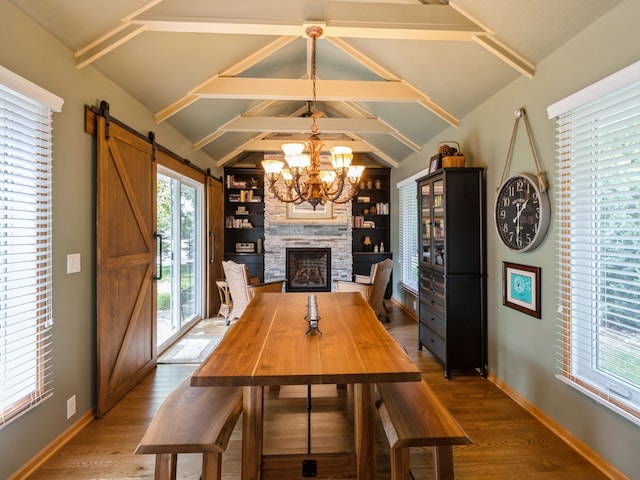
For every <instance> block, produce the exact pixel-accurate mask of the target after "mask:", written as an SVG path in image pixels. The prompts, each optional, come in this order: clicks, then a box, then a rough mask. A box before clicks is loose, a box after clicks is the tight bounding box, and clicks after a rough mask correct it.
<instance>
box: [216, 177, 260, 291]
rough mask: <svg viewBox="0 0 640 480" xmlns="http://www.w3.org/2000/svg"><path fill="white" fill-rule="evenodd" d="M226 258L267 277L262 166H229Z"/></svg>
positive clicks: (226, 179) (225, 198) (226, 185)
mask: <svg viewBox="0 0 640 480" xmlns="http://www.w3.org/2000/svg"><path fill="white" fill-rule="evenodd" d="M224 175H225V185H224V216H225V217H224V218H225V222H224V224H225V229H224V259H225V260H232V261H234V262H236V263H244V264H245V265H247V269H248V271H249V276H251V277H258V278H259V279H260V282H263V281H264V254H263V244H264V181H263V179H264V173H263V171H262V170H261V169H258V168H225V169H224Z"/></svg>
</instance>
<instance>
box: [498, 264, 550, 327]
mask: <svg viewBox="0 0 640 480" xmlns="http://www.w3.org/2000/svg"><path fill="white" fill-rule="evenodd" d="M502 304H503V305H506V306H507V307H511V308H513V309H515V310H518V311H520V312H523V313H526V314H527V315H531V316H532V317H536V318H541V309H540V267H531V266H528V265H520V264H517V263H511V262H502Z"/></svg>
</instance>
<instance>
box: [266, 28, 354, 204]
mask: <svg viewBox="0 0 640 480" xmlns="http://www.w3.org/2000/svg"><path fill="white" fill-rule="evenodd" d="M306 33H307V36H308V37H309V38H311V81H312V85H313V100H312V102H311V105H310V109H309V110H310V112H311V115H310V117H311V121H312V123H311V135H310V136H309V137H308V138H307V141H306V143H285V144H283V145H282V146H281V148H282V151H283V152H284V158H285V161H286V167H285V162H284V161H282V160H263V161H262V168H264V171H265V174H266V176H267V179H268V180H269V190H270V191H271V192H273V194H274V195H275V197H276V198H277V199H278V200H280V201H281V202H287V203H297V204H300V203H304V202H309V203H310V204H311V206H312V207H313V209H314V210H315V209H316V206H317V205H318V204H320V205H324V204H326V203H327V202H333V203H347V202H349V201H350V200H351V199H352V198H353V197H354V195H356V193H358V190H357V185H358V181H359V180H360V176H361V175H362V172H363V171H364V166H360V165H351V160H352V159H353V153H352V150H351V148H350V147H346V146H335V147H333V148H332V149H331V150H330V152H331V165H332V167H333V170H321V169H320V153H321V151H322V146H323V143H322V140H321V139H320V136H319V134H318V126H317V125H316V118H318V117H321V116H322V115H323V114H322V112H319V111H317V109H316V40H317V39H318V38H319V37H320V36H322V33H323V32H322V28H320V27H318V26H312V27H309V28H307V30H306ZM305 150H306V151H308V153H303V152H304V151H305ZM281 176H282V179H283V180H284V183H285V186H286V187H287V190H286V192H285V193H284V194H283V193H281V192H280V191H279V190H278V187H277V186H276V183H277V182H278V180H279V179H280V177H281ZM345 187H348V188H347V189H345Z"/></svg>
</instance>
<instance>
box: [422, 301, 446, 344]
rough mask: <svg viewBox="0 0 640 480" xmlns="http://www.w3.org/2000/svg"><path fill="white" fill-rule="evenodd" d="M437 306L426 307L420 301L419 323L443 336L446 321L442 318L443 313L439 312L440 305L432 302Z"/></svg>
mask: <svg viewBox="0 0 640 480" xmlns="http://www.w3.org/2000/svg"><path fill="white" fill-rule="evenodd" d="M434 305H435V306H437V307H438V308H436V309H434V308H428V307H426V306H425V305H424V303H422V302H421V304H420V323H422V325H424V326H425V327H426V328H428V329H429V330H433V331H434V332H435V333H437V334H438V335H439V336H440V337H442V338H444V337H445V332H446V322H445V320H444V314H443V313H441V312H439V308H440V306H439V305H438V304H437V303H434Z"/></svg>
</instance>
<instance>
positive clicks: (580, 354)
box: [547, 62, 640, 425]
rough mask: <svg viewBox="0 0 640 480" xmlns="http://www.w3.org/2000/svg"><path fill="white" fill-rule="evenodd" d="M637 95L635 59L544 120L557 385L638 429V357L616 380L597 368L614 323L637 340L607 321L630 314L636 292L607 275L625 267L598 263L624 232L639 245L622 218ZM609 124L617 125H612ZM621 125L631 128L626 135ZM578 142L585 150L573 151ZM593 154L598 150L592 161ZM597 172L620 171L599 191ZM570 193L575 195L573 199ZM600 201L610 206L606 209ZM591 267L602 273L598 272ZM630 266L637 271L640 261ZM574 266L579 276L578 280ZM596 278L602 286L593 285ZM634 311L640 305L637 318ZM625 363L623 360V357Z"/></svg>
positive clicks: (636, 131)
mask: <svg viewBox="0 0 640 480" xmlns="http://www.w3.org/2000/svg"><path fill="white" fill-rule="evenodd" d="M630 87H632V88H630ZM639 88H640V62H636V63H634V64H632V65H630V66H628V67H626V68H624V69H622V70H620V71H619V72H616V73H614V74H612V75H610V76H608V77H606V78H604V79H603V80H601V81H599V82H596V83H594V84H593V85H591V86H589V87H587V88H585V89H582V90H580V91H579V92H576V93H575V94H573V95H571V96H569V97H567V98H565V99H562V100H560V101H558V102H556V103H554V104H553V105H550V106H549V107H548V109H547V113H548V116H549V118H555V119H557V122H558V144H559V148H558V178H557V185H558V201H557V215H556V223H557V228H558V265H557V268H558V279H559V285H558V292H559V293H558V303H559V308H558V312H559V327H560V328H559V336H560V338H559V340H560V344H561V351H560V359H559V363H560V365H559V367H560V373H559V374H558V375H557V378H559V379H560V380H562V381H563V382H565V383H567V384H568V385H570V386H571V387H573V388H575V389H577V390H578V391H580V392H582V393H584V394H585V395H587V396H589V397H591V398H593V399H594V400H596V401H597V402H598V403H600V404H602V405H603V406H605V407H607V408H609V409H611V410H612V411H614V412H616V413H618V414H619V415H621V416H623V417H624V418H626V419H628V420H630V421H631V422H632V423H635V424H637V425H640V381H637V382H635V381H634V380H635V378H636V377H637V376H638V374H637V373H634V370H633V368H634V366H635V365H636V362H638V360H639V359H640V354H633V352H634V350H636V349H635V348H634V347H632V348H631V352H632V354H631V355H630V356H629V357H628V358H629V359H631V360H632V361H633V360H635V362H634V363H630V364H629V363H625V364H624V369H623V374H624V375H621V374H617V373H616V372H614V369H613V368H604V367H605V366H604V365H603V363H602V359H603V357H604V356H605V355H606V354H607V352H606V351H605V350H606V349H607V348H609V349H611V347H607V345H608V344H607V341H608V339H609V337H611V336H613V335H612V334H610V333H608V332H607V331H605V329H604V327H608V329H609V331H611V330H612V328H611V324H612V323H613V324H615V326H616V327H617V328H616V332H615V333H616V335H617V334H618V333H619V332H618V331H622V332H626V333H624V334H623V335H622V337H623V338H625V339H627V340H628V339H629V338H631V337H630V336H631V335H632V334H633V332H634V331H635V332H637V333H638V334H640V322H638V325H634V324H633V322H631V323H630V324H627V321H626V320H624V319H623V320H620V321H618V320H613V322H612V318H613V317H616V315H618V314H617V313H615V311H617V310H625V309H628V308H631V307H629V302H631V303H634V302H633V300H634V299H636V297H637V295H633V294H631V296H628V295H629V294H627V293H626V290H627V287H620V285H619V284H620V283H621V282H620V280H619V279H617V278H614V277H618V278H623V277H624V275H625V274H627V275H628V264H627V263H623V262H619V264H618V266H616V267H613V268H612V267H611V265H612V264H613V263H614V262H613V261H612V260H610V259H609V260H607V259H605V260H602V259H600V258H599V257H602V258H606V257H610V258H616V255H617V256H618V257H619V256H620V255H621V252H624V251H625V250H626V247H624V246H620V242H619V238H620V236H621V235H620V234H621V232H622V231H624V232H625V233H627V234H628V231H631V234H630V235H631V238H630V241H631V242H632V243H631V245H632V246H633V245H637V242H638V238H640V233H639V232H640V230H639V229H638V227H637V223H636V222H634V220H633V219H631V220H628V219H626V220H625V219H623V220H621V219H620V218H621V217H622V214H623V213H624V212H625V211H626V210H627V209H626V208H625V205H628V202H629V201H633V200H629V198H630V199H633V198H634V197H636V198H637V195H638V194H640V189H638V188H637V187H636V189H631V190H629V192H630V193H626V192H625V193H623V192H624V191H623V190H622V187H623V186H625V185H628V184H629V183H631V184H634V179H635V175H637V173H634V172H637V170H638V150H639V149H640V122H639V121H638V120H637V119H638V114H637V113H633V112H637V111H638V109H639V107H638V103H637V102H636V100H635V99H636V98H637V96H638V95H637V94H636V93H635V92H637V91H638V89H639ZM629 99H632V100H631V101H629ZM629 105H631V106H629ZM603 112H604V113H603ZM614 112H615V113H618V112H624V114H623V115H621V118H622V119H623V120H619V119H615V120H609V118H615V116H614ZM605 115H606V117H605ZM609 116H611V117H609ZM605 118H606V121H605ZM613 124H615V127H614V126H609V125H613ZM622 126H624V127H629V128H630V130H629V132H627V131H626V130H624V129H622ZM614 128H615V129H617V131H614V130H613V129H614ZM612 131H614V133H611V132H612ZM605 134H608V135H605ZM585 145H586V146H588V147H589V149H588V150H587V149H585V150H580V149H579V148H580V147H583V146H585ZM621 146H622V147H624V149H625V152H626V151H627V150H630V151H631V154H630V155H629V154H626V153H625V155H624V156H623V157H622V159H621V160H619V159H618V157H617V155H618V153H617V151H616V150H615V148H616V147H618V148H619V147H621ZM592 150H595V151H598V152H599V151H603V152H604V153H602V154H601V155H594V154H593V153H592ZM583 151H584V152H585V153H582V152H583ZM592 157H595V158H592ZM609 159H613V160H609ZM580 168H582V170H579V169H580ZM614 169H617V170H614ZM579 172H580V173H579ZM603 172H606V174H607V176H608V175H611V176H613V175H614V174H615V172H619V174H618V175H619V177H618V178H617V179H615V178H614V179H613V180H609V182H610V183H608V184H607V185H606V187H604V188H603V187H600V186H599V185H600V184H601V183H604V180H603V179H601V177H602V176H604V175H603ZM630 174H631V175H632V176H631V177H629V175H630ZM589 182H593V183H589ZM576 183H578V184H579V186H576V185H575V184H576ZM585 184H589V188H585V187H584V185H585ZM596 189H597V190H596ZM603 191H604V193H602V192H603ZM575 192H579V193H577V194H578V195H581V197H580V198H579V199H577V198H576V193H575ZM605 198H606V199H607V200H612V201H611V203H607V202H606V200H605ZM601 205H605V206H604V207H603V206H601ZM616 207H618V208H616ZM609 218H610V219H611V220H610V221H609V223H607V221H608V219H609ZM614 221H615V222H617V224H618V227H616V230H615V231H613V234H612V233H611V232H610V233H609V239H607V238H605V237H606V231H605V229H607V228H608V229H610V230H611V228H613V227H611V226H610V224H613V223H614ZM603 239H604V240H603ZM625 240H627V239H626V238H625ZM602 252H605V254H604V255H603V253H602ZM625 255H626V254H625ZM596 263H598V264H601V265H603V266H598V267H595V265H596ZM633 265H634V266H635V267H636V268H637V267H638V266H640V259H636V260H635V263H634V264H633ZM605 266H606V274H605ZM580 269H583V270H584V272H586V273H580V272H579V270H580ZM600 276H602V277H603V279H602V280H598V279H599V278H600ZM634 276H635V277H637V275H631V280H629V279H625V280H624V282H627V284H628V292H633V291H634V287H635V289H636V290H637V289H638V288H640V280H639V279H638V278H635V279H634ZM620 292H622V293H620ZM625 295H627V296H625ZM616 296H617V297H616ZM616 298H617V300H616ZM630 299H631V300H630ZM636 305H638V304H637V299H636ZM639 310H640V305H638V306H637V307H636V308H635V312H636V313H637V312H638V311H639ZM600 312H602V313H600ZM612 312H614V313H612ZM613 349H614V350H617V352H616V355H618V354H619V355H621V356H623V355H626V352H624V351H623V349H622V348H621V347H619V346H618V345H617V344H616V345H615V346H614V347H613ZM621 358H622V357H621ZM624 361H625V362H627V358H625V360H624ZM627 365H628V367H627ZM635 368H637V367H635Z"/></svg>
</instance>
